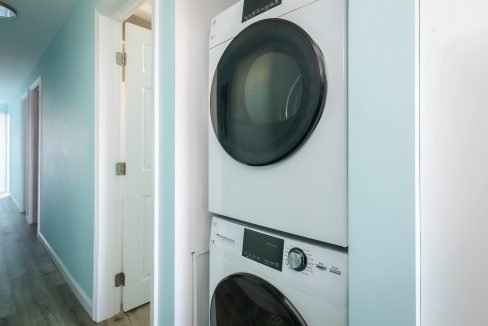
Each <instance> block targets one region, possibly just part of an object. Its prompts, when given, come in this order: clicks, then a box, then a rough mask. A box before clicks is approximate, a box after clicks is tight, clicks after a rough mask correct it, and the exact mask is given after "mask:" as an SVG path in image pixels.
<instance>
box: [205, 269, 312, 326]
mask: <svg viewBox="0 0 488 326" xmlns="http://www.w3.org/2000/svg"><path fill="white" fill-rule="evenodd" d="M210 325H211V326H249V325H254V326H306V325H307V323H306V322H305V321H304V320H303V318H302V317H301V316H300V314H299V313H298V311H297V310H296V309H295V307H294V306H293V305H292V304H291V302H290V301H289V300H288V299H287V298H286V297H285V296H284V295H283V294H282V293H281V292H280V291H278V290H277V289H276V288H275V287H274V286H272V285H271V284H269V283H268V282H266V281H264V280H263V279H260V278H259V277H256V276H254V275H251V274H245V273H241V274H233V275H231V276H229V277H227V278H225V279H224V280H222V281H221V282H220V283H219V285H218V286H217V288H216V289H215V292H214V294H213V297H212V303H211V307H210Z"/></svg>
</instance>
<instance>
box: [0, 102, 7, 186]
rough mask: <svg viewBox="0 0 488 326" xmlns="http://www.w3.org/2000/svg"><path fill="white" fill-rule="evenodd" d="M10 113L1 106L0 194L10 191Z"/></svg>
mask: <svg viewBox="0 0 488 326" xmlns="http://www.w3.org/2000/svg"><path fill="white" fill-rule="evenodd" d="M7 128H8V112H7V108H6V107H4V106H0V193H2V192H6V191H7V190H8V184H7V147H8V133H7Z"/></svg>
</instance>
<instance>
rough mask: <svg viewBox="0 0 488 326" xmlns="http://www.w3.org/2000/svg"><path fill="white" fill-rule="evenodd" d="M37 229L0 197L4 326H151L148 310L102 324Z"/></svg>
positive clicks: (0, 299)
mask: <svg viewBox="0 0 488 326" xmlns="http://www.w3.org/2000/svg"><path fill="white" fill-rule="evenodd" d="M36 227H37V226H36V225H33V226H30V225H27V224H26V223H25V217H24V215H23V214H20V213H18V212H17V209H16V207H15V204H14V203H13V201H12V200H11V199H10V198H9V197H8V198H3V199H0V326H31V325H36V326H37V325H46V326H57V325H60V326H61V325H62V326H65V325H105V326H111V325H120V326H145V325H147V326H148V325H149V306H148V305H146V306H143V307H141V308H138V309H135V310H133V311H131V312H129V313H127V314H119V315H117V316H115V317H113V318H112V319H110V320H108V321H105V322H103V323H100V324H96V323H94V322H93V321H92V320H91V319H90V317H89V316H88V314H87V313H86V312H85V311H84V310H83V307H82V306H81V304H80V303H79V302H78V301H77V299H76V297H75V296H74V294H73V293H72V292H71V290H70V288H69V286H68V285H67V284H66V282H65V280H64V279H63V277H62V276H61V274H60V272H59V271H58V269H57V268H56V266H55V265H54V263H53V262H52V260H51V259H50V257H49V255H48V254H47V252H46V251H45V250H44V248H43V246H42V245H41V243H40V242H39V241H38V240H37V235H36Z"/></svg>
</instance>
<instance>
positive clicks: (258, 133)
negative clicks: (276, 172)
mask: <svg viewBox="0 0 488 326" xmlns="http://www.w3.org/2000/svg"><path fill="white" fill-rule="evenodd" d="M325 71H326V70H325V62H324V57H323V55H322V52H321V51H320V49H319V47H318V46H317V45H316V44H315V42H314V41H313V40H312V39H311V37H310V36H309V35H308V34H307V33H306V32H305V31H304V30H303V29H302V28H300V27H299V26H298V25H296V24H294V23H292V22H289V21H287V20H283V19H266V20H262V21H259V22H257V23H254V24H252V25H250V26H249V27H247V28H246V29H244V30H243V31H242V32H241V33H240V34H239V35H237V36H236V37H235V38H234V39H233V40H232V42H231V43H230V44H229V46H228V47H227V48H226V50H225V52H224V54H223V55H222V57H221V59H220V61H219V64H218V66H217V69H216V71H215V74H214V78H213V82H212V90H211V96H210V114H211V120H212V125H213V129H214V131H215V134H216V136H217V138H218V140H219V142H220V144H221V145H222V147H223V148H224V149H225V151H226V152H227V153H228V154H229V155H230V156H231V157H233V158H234V159H236V160H237V161H239V162H241V163H244V164H248V165H253V166H262V165H269V164H273V163H275V162H278V161H280V160H282V159H284V158H286V157H287V156H289V155H291V154H292V153H294V152H295V151H296V150H297V149H298V148H299V147H300V146H301V145H302V144H303V143H304V142H305V141H306V140H307V139H308V137H309V136H310V135H311V133H312V132H313V130H314V129H315V127H316V126H317V123H318V122H319V120H320V118H321V116H322V112H323V110H324V106H325V100H326V93H327V78H326V72H325Z"/></svg>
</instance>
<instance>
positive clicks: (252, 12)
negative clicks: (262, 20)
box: [242, 0, 282, 22]
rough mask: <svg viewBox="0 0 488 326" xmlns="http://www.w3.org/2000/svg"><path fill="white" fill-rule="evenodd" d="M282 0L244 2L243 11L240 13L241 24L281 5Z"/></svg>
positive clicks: (250, 0) (248, 0)
mask: <svg viewBox="0 0 488 326" xmlns="http://www.w3.org/2000/svg"><path fill="white" fill-rule="evenodd" d="M281 1H282V0H244V10H243V11H242V22H245V21H248V20H249V19H252V18H254V17H256V16H258V15H261V14H262V13H263V12H266V11H268V10H270V9H273V8H274V7H277V6H279V5H281Z"/></svg>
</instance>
